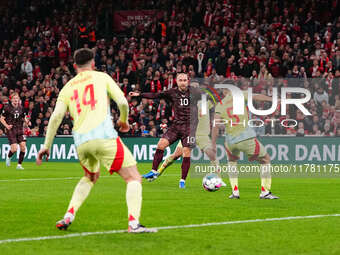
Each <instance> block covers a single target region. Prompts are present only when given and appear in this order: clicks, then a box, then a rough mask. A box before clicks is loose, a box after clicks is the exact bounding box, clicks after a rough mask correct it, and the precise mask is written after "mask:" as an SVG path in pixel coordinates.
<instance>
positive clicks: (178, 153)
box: [157, 141, 183, 175]
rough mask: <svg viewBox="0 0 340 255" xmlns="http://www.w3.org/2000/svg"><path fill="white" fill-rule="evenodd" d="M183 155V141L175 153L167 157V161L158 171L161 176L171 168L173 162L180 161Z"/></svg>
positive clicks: (179, 143)
mask: <svg viewBox="0 0 340 255" xmlns="http://www.w3.org/2000/svg"><path fill="white" fill-rule="evenodd" d="M182 154H183V146H182V143H181V141H179V142H178V144H177V146H176V149H175V151H174V153H172V154H171V155H169V156H168V157H166V159H165V160H164V161H163V163H162V165H161V166H160V168H159V169H158V170H157V171H158V173H159V175H161V174H162V173H163V172H164V170H165V169H166V168H167V167H169V166H171V165H172V163H173V162H175V161H176V160H177V159H179V158H180V157H181V156H182Z"/></svg>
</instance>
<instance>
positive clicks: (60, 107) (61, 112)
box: [44, 101, 67, 149]
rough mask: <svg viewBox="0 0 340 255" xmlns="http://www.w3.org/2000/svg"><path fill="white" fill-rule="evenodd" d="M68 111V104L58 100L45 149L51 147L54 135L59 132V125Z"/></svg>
mask: <svg viewBox="0 0 340 255" xmlns="http://www.w3.org/2000/svg"><path fill="white" fill-rule="evenodd" d="M66 111H67V105H66V104H65V103H64V102H62V101H58V102H57V104H56V107H55V109H54V111H53V113H52V116H51V118H50V120H49V122H48V126H47V132H46V137H45V143H44V148H45V149H50V148H51V146H52V142H53V139H54V136H55V135H56V133H57V130H58V128H59V125H60V123H61V122H62V120H63V118H64V116H65V113H66Z"/></svg>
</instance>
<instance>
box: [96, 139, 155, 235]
mask: <svg viewBox="0 0 340 255" xmlns="http://www.w3.org/2000/svg"><path fill="white" fill-rule="evenodd" d="M101 144H102V145H103V146H102V149H101V150H100V151H99V152H98V157H99V158H100V159H101V162H102V164H103V165H104V166H105V167H106V168H107V169H108V170H109V171H110V173H111V174H112V173H113V172H117V173H118V174H119V175H120V176H121V177H122V178H123V179H124V181H125V182H126V203H127V207H128V221H129V228H128V231H129V232H131V233H142V232H155V231H154V230H150V229H147V228H145V227H144V226H143V225H141V224H140V223H139V217H140V213H141V208H142V184H141V182H142V179H141V176H140V174H139V172H138V170H137V166H136V163H137V162H136V161H135V159H134V158H133V156H132V154H131V152H130V150H129V149H128V148H127V147H126V146H125V145H124V143H123V142H122V141H121V140H120V138H117V139H116V140H114V141H113V140H103V141H102V142H101Z"/></svg>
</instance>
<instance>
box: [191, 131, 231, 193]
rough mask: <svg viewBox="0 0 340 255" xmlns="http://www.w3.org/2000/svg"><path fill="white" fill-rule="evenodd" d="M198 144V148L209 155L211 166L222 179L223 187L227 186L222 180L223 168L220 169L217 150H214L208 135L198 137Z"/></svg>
mask: <svg viewBox="0 0 340 255" xmlns="http://www.w3.org/2000/svg"><path fill="white" fill-rule="evenodd" d="M196 143H197V146H198V148H200V149H201V150H202V151H203V152H204V153H205V154H207V156H208V158H209V160H210V164H211V165H212V166H213V167H214V169H215V172H216V173H217V175H218V176H219V177H220V178H221V184H222V186H224V187H225V186H227V185H226V184H225V182H224V181H223V180H222V176H221V167H220V164H219V162H218V160H217V159H216V150H215V149H213V147H212V144H211V140H210V138H209V136H208V135H205V136H201V135H200V136H197V137H196Z"/></svg>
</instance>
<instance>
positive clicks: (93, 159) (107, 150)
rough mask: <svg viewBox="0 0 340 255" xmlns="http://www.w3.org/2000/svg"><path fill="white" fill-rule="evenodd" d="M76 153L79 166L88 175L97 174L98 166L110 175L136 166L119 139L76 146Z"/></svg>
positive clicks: (97, 140)
mask: <svg viewBox="0 0 340 255" xmlns="http://www.w3.org/2000/svg"><path fill="white" fill-rule="evenodd" d="M77 152H78V158H79V161H80V164H81V166H82V167H83V169H84V171H85V172H87V173H89V174H94V173H96V172H99V170H100V165H103V166H104V167H105V168H106V169H107V170H108V171H109V172H110V173H111V174H112V173H113V172H117V171H118V170H120V169H121V168H123V167H130V166H134V165H136V164H137V162H136V160H135V159H134V158H133V156H132V154H131V152H130V150H129V149H128V148H127V147H126V146H125V144H124V143H123V142H122V141H121V139H120V138H119V137H118V138H116V139H96V140H90V141H88V142H86V143H83V144H81V145H80V146H78V147H77Z"/></svg>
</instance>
